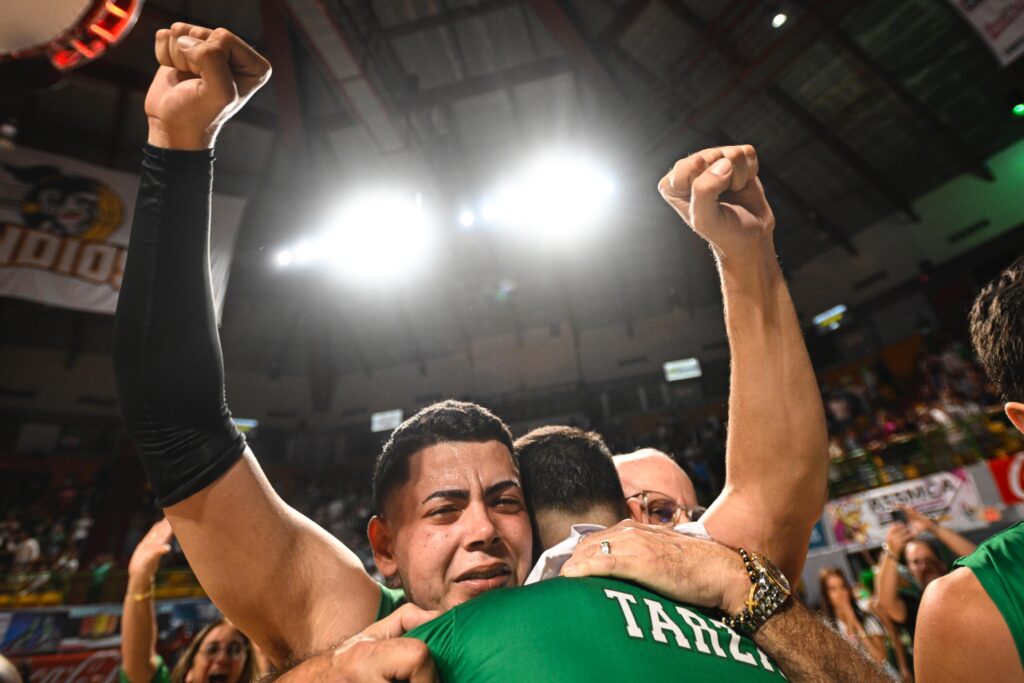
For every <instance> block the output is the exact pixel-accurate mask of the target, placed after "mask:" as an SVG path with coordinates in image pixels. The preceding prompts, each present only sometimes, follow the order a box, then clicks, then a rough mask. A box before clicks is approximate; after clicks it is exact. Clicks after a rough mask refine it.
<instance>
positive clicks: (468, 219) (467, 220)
mask: <svg viewBox="0 0 1024 683" xmlns="http://www.w3.org/2000/svg"><path fill="white" fill-rule="evenodd" d="M459 223H461V224H462V227H464V228H471V227H473V224H474V223H476V214H474V213H473V212H472V211H470V210H469V209H463V210H462V213H460V214H459Z"/></svg>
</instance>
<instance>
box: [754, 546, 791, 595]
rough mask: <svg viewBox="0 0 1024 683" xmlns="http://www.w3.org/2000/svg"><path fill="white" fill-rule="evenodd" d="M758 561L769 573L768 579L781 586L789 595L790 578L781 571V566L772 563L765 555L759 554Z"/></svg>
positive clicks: (766, 572) (765, 571)
mask: <svg viewBox="0 0 1024 683" xmlns="http://www.w3.org/2000/svg"><path fill="white" fill-rule="evenodd" d="M755 561H756V563H757V564H758V565H760V568H761V569H763V570H764V573H765V574H767V575H768V579H769V580H770V581H771V582H772V583H774V584H775V585H776V586H778V587H779V588H781V589H782V590H783V591H785V593H786V594H787V595H788V594H789V593H790V592H791V591H790V587H789V579H787V578H786V576H785V575H784V574H783V573H782V572H780V571H779V568H778V567H776V566H775V564H774V563H772V561H771V560H769V559H768V558H767V557H765V556H764V555H757V556H756V559H755Z"/></svg>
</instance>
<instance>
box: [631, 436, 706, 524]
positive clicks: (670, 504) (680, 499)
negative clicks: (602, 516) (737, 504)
mask: <svg viewBox="0 0 1024 683" xmlns="http://www.w3.org/2000/svg"><path fill="white" fill-rule="evenodd" d="M614 462H615V469H616V470H617V471H618V473H619V480H620V481H621V482H622V491H623V493H624V494H625V496H626V505H627V506H629V512H630V516H631V517H632V518H633V519H634V520H636V521H638V522H643V523H644V524H657V525H659V526H672V527H674V526H677V525H681V524H683V525H689V523H693V522H697V520H699V519H700V516H701V515H702V514H704V511H705V508H703V507H701V506H700V505H698V504H697V492H696V490H695V489H694V487H693V482H692V481H690V477H689V476H687V474H686V472H684V471H683V468H682V467H680V466H679V465H678V464H676V461H675V460H673V459H672V458H671V457H670V456H669V455H667V454H666V453H663V452H661V451H659V450H657V449H654V448H642V449H640V450H638V451H636V452H634V453H628V454H626V455H616V456H615V458H614ZM681 531H685V532H687V533H691V535H696V536H707V531H705V530H704V528H703V526H687V528H686V529H681Z"/></svg>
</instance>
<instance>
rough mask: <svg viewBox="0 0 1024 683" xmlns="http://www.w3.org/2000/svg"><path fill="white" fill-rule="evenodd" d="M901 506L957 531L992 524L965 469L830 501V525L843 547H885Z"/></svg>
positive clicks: (826, 509) (828, 513)
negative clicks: (888, 528)
mask: <svg viewBox="0 0 1024 683" xmlns="http://www.w3.org/2000/svg"><path fill="white" fill-rule="evenodd" d="M896 505H908V506H910V507H912V508H914V509H916V510H918V511H919V512H922V513H924V514H926V515H928V516H929V517H931V518H933V519H935V520H937V521H939V522H941V523H942V524H943V526H948V527H950V528H952V529H956V530H958V531H967V530H970V529H979V528H981V527H984V526H986V525H987V524H988V522H987V521H986V520H985V518H984V505H983V503H982V500H981V495H980V494H979V493H978V487H977V485H976V484H975V483H974V479H973V478H972V477H971V474H970V472H968V471H967V470H966V469H964V468H962V467H958V468H956V469H953V470H950V471H948V472H940V473H938V474H931V475H928V476H927V477H921V478H920V479H910V480H908V481H901V482H900V483H898V484H890V485H889V486H882V487H880V488H877V489H871V490H870V491H863V492H861V493H855V494H853V495H850V496H845V497H843V498H837V499H835V500H831V501H829V502H828V503H826V504H825V522H826V524H828V525H829V526H830V527H831V529H832V531H833V533H834V536H835V539H836V543H837V544H838V545H845V546H851V545H854V546H872V545H880V544H881V543H882V541H884V540H885V530H886V527H888V526H889V524H891V523H892V521H893V519H892V510H893V508H894V506H896Z"/></svg>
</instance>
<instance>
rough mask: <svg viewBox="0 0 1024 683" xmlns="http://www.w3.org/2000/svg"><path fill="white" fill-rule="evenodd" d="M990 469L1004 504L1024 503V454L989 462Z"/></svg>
mask: <svg viewBox="0 0 1024 683" xmlns="http://www.w3.org/2000/svg"><path fill="white" fill-rule="evenodd" d="M988 468H989V470H990V471H991V472H992V478H993V479H995V481H996V486H998V487H999V495H1001V496H1002V497H1003V502H1004V503H1008V504H1010V505H1014V504H1016V503H1024V452H1020V453H1017V454H1016V455H1014V456H1013V457H1011V458H998V459H996V460H989V461H988Z"/></svg>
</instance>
